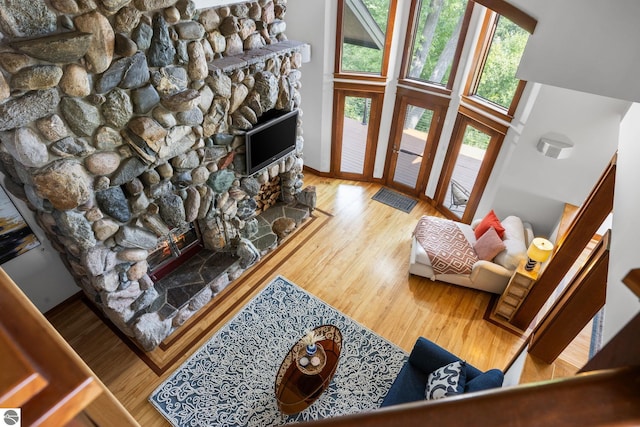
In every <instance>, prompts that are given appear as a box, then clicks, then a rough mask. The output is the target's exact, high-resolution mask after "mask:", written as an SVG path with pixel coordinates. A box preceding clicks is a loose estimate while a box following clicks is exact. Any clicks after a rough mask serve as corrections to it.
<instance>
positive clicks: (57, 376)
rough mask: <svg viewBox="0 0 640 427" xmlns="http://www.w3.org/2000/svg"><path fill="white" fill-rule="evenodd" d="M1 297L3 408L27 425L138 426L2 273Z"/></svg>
mask: <svg viewBox="0 0 640 427" xmlns="http://www.w3.org/2000/svg"><path fill="white" fill-rule="evenodd" d="M0 295H1V297H0V361H1V362H2V363H1V365H2V366H1V369H0V407H2V408H10V407H13V408H21V415H22V420H21V424H22V425H23V426H63V425H67V424H69V423H72V424H73V425H91V426H111V425H118V426H137V425H138V423H137V422H136V421H135V420H134V419H133V417H131V415H130V414H129V413H128V412H127V411H126V409H125V408H124V407H123V406H122V405H121V404H120V402H118V401H117V400H116V398H115V397H114V396H113V394H111V392H110V391H109V389H107V388H106V387H105V386H104V384H102V382H101V381H100V379H98V377H97V376H96V375H95V374H94V373H93V371H91V369H89V367H88V366H87V365H86V364H85V363H84V362H83V361H82V359H80V356H78V354H76V352H74V351H73V349H72V348H71V347H70V346H69V344H67V342H66V341H65V340H64V339H63V338H62V337H61V336H60V334H58V332H57V331H56V330H55V329H54V328H53V326H51V324H50V323H49V322H48V321H47V320H46V319H45V317H44V316H43V315H42V314H41V313H40V312H39V311H38V310H37V309H36V307H35V306H34V305H33V304H32V303H31V301H29V299H28V298H27V297H26V296H25V295H24V294H23V293H22V291H21V290H20V289H19V288H18V287H17V286H16V284H15V283H14V282H13V281H12V280H11V278H9V276H7V274H6V273H5V272H4V271H3V270H1V269H0Z"/></svg>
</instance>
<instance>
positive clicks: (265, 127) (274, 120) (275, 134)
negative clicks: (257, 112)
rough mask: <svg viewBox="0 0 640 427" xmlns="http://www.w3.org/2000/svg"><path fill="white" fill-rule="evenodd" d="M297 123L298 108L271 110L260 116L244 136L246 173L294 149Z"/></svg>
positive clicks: (262, 166)
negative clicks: (284, 110)
mask: <svg viewBox="0 0 640 427" xmlns="http://www.w3.org/2000/svg"><path fill="white" fill-rule="evenodd" d="M297 123H298V110H293V111H287V112H282V111H278V110H272V111H270V112H268V113H266V114H264V115H263V116H262V117H261V121H260V122H258V123H257V124H256V126H254V127H253V128H252V129H251V130H249V131H248V132H247V133H246V137H245V138H246V147H247V154H246V156H247V175H253V174H254V173H256V172H258V171H259V170H260V169H262V168H264V167H266V166H269V165H270V164H272V163H273V162H275V161H277V160H279V159H281V158H282V157H283V156H285V155H287V154H288V153H290V152H292V151H293V150H295V149H296V128H297Z"/></svg>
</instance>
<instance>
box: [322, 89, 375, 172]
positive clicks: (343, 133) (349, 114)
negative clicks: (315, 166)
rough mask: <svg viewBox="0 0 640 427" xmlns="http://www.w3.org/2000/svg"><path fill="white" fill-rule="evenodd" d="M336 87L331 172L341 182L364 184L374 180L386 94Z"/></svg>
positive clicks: (334, 93)
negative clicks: (365, 181) (348, 180)
mask: <svg viewBox="0 0 640 427" xmlns="http://www.w3.org/2000/svg"><path fill="white" fill-rule="evenodd" d="M344 85H345V86H346V88H344V89H343V88H341V87H340V84H336V87H335V89H334V92H333V102H334V111H333V143H332V148H331V172H332V174H334V175H335V176H338V177H340V178H347V179H355V180H364V179H371V178H373V165H374V161H375V154H376V147H377V146H378V132H379V131H380V114H381V109H382V100H383V97H384V93H376V92H375V91H374V90H378V91H379V90H380V89H379V88H377V87H373V90H372V91H369V90H367V89H368V88H367V87H364V85H359V86H358V89H352V86H353V85H350V84H348V83H345V84H344Z"/></svg>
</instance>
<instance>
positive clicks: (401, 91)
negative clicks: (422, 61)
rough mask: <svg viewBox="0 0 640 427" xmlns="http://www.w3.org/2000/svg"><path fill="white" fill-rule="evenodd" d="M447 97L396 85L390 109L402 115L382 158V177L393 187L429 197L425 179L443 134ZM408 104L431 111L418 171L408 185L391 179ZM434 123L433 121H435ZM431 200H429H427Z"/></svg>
mask: <svg viewBox="0 0 640 427" xmlns="http://www.w3.org/2000/svg"><path fill="white" fill-rule="evenodd" d="M450 101H451V100H450V99H449V98H445V97H442V96H437V95H430V94H424V93H416V92H415V91H413V90H411V89H408V88H403V87H399V88H398V92H397V93H396V101H395V106H394V111H393V116H394V117H402V119H399V120H394V122H393V124H392V126H391V132H390V133H389V144H388V146H387V154H386V157H385V166H384V171H385V172H384V176H383V179H384V181H385V182H386V184H387V185H388V186H390V187H392V188H396V189H398V190H401V191H403V192H406V193H409V194H413V195H415V196H417V197H420V198H422V199H428V197H427V196H426V195H425V190H426V187H427V182H428V178H429V175H430V174H431V170H432V168H433V163H434V160H435V157H436V152H437V149H438V142H439V141H440V136H441V135H442V128H443V126H444V121H445V116H446V113H447V109H448V108H449V104H450ZM409 106H415V107H419V108H423V109H425V110H431V111H433V119H432V124H431V126H430V128H429V133H428V136H427V140H426V141H425V151H424V153H423V160H422V165H421V169H420V172H419V174H418V178H417V182H416V187H415V188H411V187H408V186H406V185H403V184H400V183H398V182H395V181H394V175H395V170H396V166H397V162H396V155H397V154H396V153H395V151H397V150H398V149H399V147H400V141H401V139H402V131H403V130H404V118H405V117H406V113H407V109H408V108H409ZM434 122H435V123H434ZM429 200H430V199H429Z"/></svg>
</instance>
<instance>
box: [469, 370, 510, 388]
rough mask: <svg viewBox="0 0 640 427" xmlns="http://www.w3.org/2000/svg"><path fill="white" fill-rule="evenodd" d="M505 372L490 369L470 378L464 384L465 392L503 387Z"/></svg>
mask: <svg viewBox="0 0 640 427" xmlns="http://www.w3.org/2000/svg"><path fill="white" fill-rule="evenodd" d="M503 381H504V374H503V373H502V371H501V370H499V369H489V370H488V371H487V372H483V373H482V374H480V375H478V376H477V377H475V378H473V379H472V380H469V381H468V382H467V383H466V384H465V386H464V392H465V393H471V392H473V391H480V390H488V389H490V388H498V387H502V382H503Z"/></svg>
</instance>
